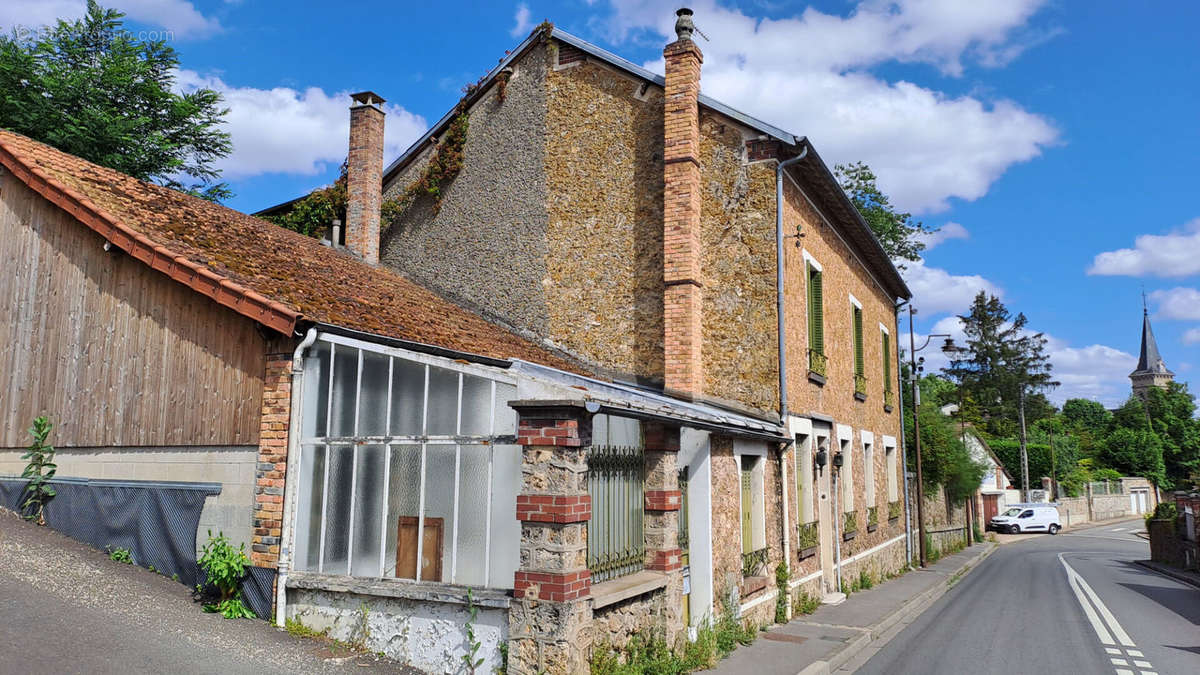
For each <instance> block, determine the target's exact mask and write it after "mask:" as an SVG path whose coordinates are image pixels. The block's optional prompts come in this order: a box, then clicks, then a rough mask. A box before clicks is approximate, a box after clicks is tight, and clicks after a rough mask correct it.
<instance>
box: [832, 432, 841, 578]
mask: <svg viewBox="0 0 1200 675" xmlns="http://www.w3.org/2000/svg"><path fill="white" fill-rule="evenodd" d="M838 445H839V446H840V445H841V441H840V440H839V441H838ZM831 464H832V462H831ZM829 470H830V471H833V474H832V475H831V478H833V565H834V567H835V568H836V569H837V592H838V593H841V592H842V528H841V521H842V514H841V513H840V512H839V511H838V509H839V508H840V507H839V506H838V474H839V473H841V471H840V470H837V471H834V467H832V466H830V467H829Z"/></svg>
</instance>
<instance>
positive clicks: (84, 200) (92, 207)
mask: <svg viewBox="0 0 1200 675" xmlns="http://www.w3.org/2000/svg"><path fill="white" fill-rule="evenodd" d="M10 135H11V136H19V137H21V138H25V139H27V140H29V141H30V142H32V143H36V144H38V145H41V146H43V147H45V148H47V149H49V150H52V151H54V152H59V153H62V154H64V155H67V156H71V157H75V155H71V154H70V153H67V152H63V151H62V150H59V149H58V148H55V147H53V146H50V145H47V144H45V143H42V142H41V141H37V140H35V139H32V138H29V137H28V136H25V135H23V134H18V133H16V132H14V131H9V130H7V129H0V163H3V164H4V165H5V166H6V167H7V168H8V170H9V171H11V172H12V173H13V175H15V176H16V177H17V178H18V179H20V180H21V182H23V183H24V184H25V185H26V186H28V187H29V188H30V189H31V190H33V191H34V192H37V193H38V194H40V195H41V196H43V197H45V198H46V199H48V200H49V201H50V202H52V203H54V204H56V205H57V206H59V207H60V208H62V209H63V210H65V211H66V212H67V213H70V214H71V215H72V216H74V217H75V218H76V219H77V220H79V221H80V222H82V223H84V224H85V225H87V226H88V227H89V228H91V229H92V230H94V231H95V232H96V233H97V234H99V235H100V236H102V237H104V238H105V239H106V240H107V241H109V242H111V243H112V244H114V245H115V246H117V247H118V248H120V249H121V250H123V251H125V252H126V253H128V254H129V255H130V257H133V258H136V259H138V260H141V261H142V262H143V263H145V264H146V265H148V266H149V267H151V268H153V269H156V270H158V271H159V272H162V273H163V274H166V275H167V276H168V277H170V278H172V279H175V280H176V281H179V282H181V283H183V284H184V285H186V286H188V287H190V288H192V289H193V290H195V291H197V292H199V293H202V294H203V295H207V296H209V297H210V298H212V299H213V300H216V301H217V302H218V303H220V304H222V305H225V306H226V307H229V308H230V309H232V310H234V311H235V312H237V313H239V314H242V315H243V316H246V317H248V318H251V319H253V320H255V321H258V322H260V323H262V324H264V325H266V326H269V327H270V328H273V329H275V330H277V331H279V332H280V333H283V334H284V335H291V333H292V331H293V330H295V327H296V322H297V321H298V320H299V319H300V316H301V315H300V313H299V312H296V311H294V310H292V309H291V308H289V307H287V306H286V305H283V304H282V303H279V302H276V301H274V300H271V299H269V298H267V297H265V296H263V295H262V294H260V293H258V292H256V291H253V290H251V289H249V288H247V287H245V286H243V285H242V284H240V283H238V282H236V281H234V280H232V279H230V278H229V277H228V276H226V275H223V274H219V273H217V272H215V271H213V270H212V269H211V268H210V267H209V266H208V265H201V264H198V263H194V262H192V261H191V260H188V259H187V257H186V256H184V255H181V254H179V253H176V252H174V251H172V250H171V249H169V248H167V247H166V246H163V245H161V244H159V243H157V242H155V241H154V240H153V239H151V238H150V237H147V236H146V235H144V234H142V233H141V232H137V231H135V230H134V229H133V228H131V227H129V226H127V225H125V224H124V223H123V222H121V220H119V219H118V218H116V217H115V216H113V215H112V214H110V213H108V212H107V211H106V210H104V209H103V208H101V207H100V206H99V205H98V204H96V203H95V202H94V201H92V200H91V199H89V198H88V197H87V196H86V195H83V194H80V193H79V192H78V191H77V190H75V189H74V188H72V187H70V186H68V185H64V184H63V183H62V181H60V180H58V179H57V178H55V177H54V176H51V175H49V174H48V173H47V172H46V171H45V170H44V169H43V168H41V167H40V166H35V165H33V163H32V161H30V162H27V161H25V160H23V159H22V158H21V153H20V151H19V150H14V149H13V148H12V147H10V144H9V140H8V136H10ZM79 159H81V160H82V161H85V162H86V161H87V160H85V159H83V158H82V157H81V158H79ZM89 163H90V162H89ZM97 166H99V165H97ZM105 168H108V167H105ZM109 170H111V171H116V169H109ZM117 173H121V172H119V171H117ZM130 177H131V178H132V176H130ZM30 178H36V179H37V180H30ZM135 180H137V179H136V178H135ZM143 182H144V181H143ZM159 187H161V186H159ZM167 189H169V188H167ZM180 195H181V196H183V197H187V198H190V199H199V197H193V196H192V195H188V194H184V193H182V192H181V193H180ZM64 201H66V202H67V203H63V202H64ZM201 201H203V200H201ZM226 208H227V207H226ZM231 210H232V209H231ZM96 221H100V222H99V223H97V222H96ZM103 225H107V226H108V227H107V228H105V227H104V226H103ZM147 258H148V259H147ZM176 267H182V268H184V269H185V270H186V271H187V272H185V273H183V274H179V273H177V272H176ZM189 272H190V274H189ZM201 278H203V281H202V280H201ZM205 282H207V283H205ZM222 290H224V291H227V292H226V293H222V292H221V291H222ZM231 296H232V297H231ZM241 300H246V301H248V303H249V304H250V305H253V306H254V307H256V308H257V309H253V308H251V307H248V306H247V303H243V302H241Z"/></svg>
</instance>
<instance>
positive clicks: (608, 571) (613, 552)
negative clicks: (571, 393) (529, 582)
mask: <svg viewBox="0 0 1200 675" xmlns="http://www.w3.org/2000/svg"><path fill="white" fill-rule="evenodd" d="M643 447H644V443H643V438H642V425H641V423H640V422H638V421H637V420H634V419H628V418H624V417H612V416H611V415H596V416H595V417H594V418H593V419H592V447H591V448H590V449H589V450H588V494H589V495H591V497H592V519H591V521H590V522H589V523H588V542H587V543H588V569H589V570H591V573H592V581H593V582H595V583H600V582H603V581H608V580H609V579H615V578H617V577H620V576H624V575H626V574H633V573H634V572H637V571H639V570H641V569H642V568H643V566H644V565H645V558H646V544H645V534H644V529H643V528H644V524H645V459H644V458H643Z"/></svg>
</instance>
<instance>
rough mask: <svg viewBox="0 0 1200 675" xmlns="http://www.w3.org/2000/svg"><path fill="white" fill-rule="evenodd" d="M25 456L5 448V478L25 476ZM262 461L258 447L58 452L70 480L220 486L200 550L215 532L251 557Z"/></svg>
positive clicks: (200, 534)
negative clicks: (257, 471) (258, 471)
mask: <svg viewBox="0 0 1200 675" xmlns="http://www.w3.org/2000/svg"><path fill="white" fill-rule="evenodd" d="M24 452H25V450H24V449H11V448H6V449H0V475H5V476H19V475H21V472H22V471H24V469H25V460H23V459H21V455H22V454H24ZM257 457H258V448H257V447H256V446H213V447H132V448H131V447H115V448H113V447H110V448H58V449H57V453H56V455H55V462H56V463H57V464H58V474H57V475H59V476H61V477H64V478H66V477H72V478H94V479H100V478H103V479H109V480H149V481H183V482H194V483H220V484H221V494H219V495H214V496H211V497H209V498H208V499H207V500H206V501H205V503H204V511H203V512H202V513H201V515H200V526H199V528H198V530H197V532H196V546H197V549H199V547H200V546H203V545H204V542H205V541H207V539H208V530H210V529H211V530H212V531H213V534H216V533H217V532H218V531H219V532H224V533H225V535H226V536H227V537H229V540H230V541H231V542H233V545H234V546H237V545H238V544H245V545H246V550H247V552H248V551H249V550H250V538H251V530H252V528H251V525H252V522H251V521H252V516H253V504H254V482H255V479H254V473H255V462H256V460H257Z"/></svg>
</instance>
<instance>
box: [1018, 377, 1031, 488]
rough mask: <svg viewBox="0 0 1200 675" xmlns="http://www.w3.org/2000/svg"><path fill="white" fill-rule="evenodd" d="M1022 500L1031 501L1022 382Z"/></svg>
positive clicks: (1020, 411)
mask: <svg viewBox="0 0 1200 675" xmlns="http://www.w3.org/2000/svg"><path fill="white" fill-rule="evenodd" d="M1020 401H1021V405H1020V408H1019V413H1020V416H1021V501H1022V502H1024V503H1026V504H1028V503H1029V453H1028V452H1027V451H1026V448H1025V385H1024V384H1021V396H1020Z"/></svg>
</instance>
